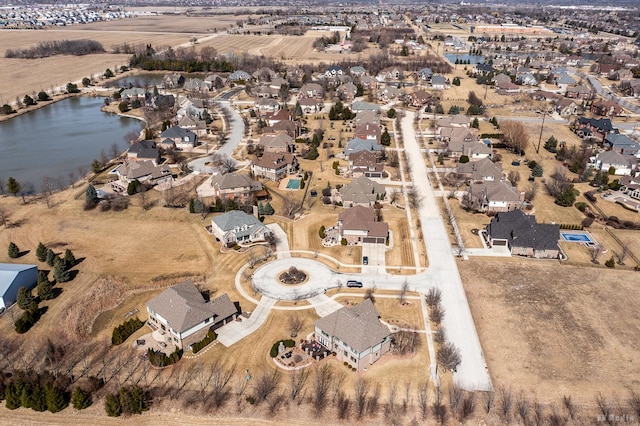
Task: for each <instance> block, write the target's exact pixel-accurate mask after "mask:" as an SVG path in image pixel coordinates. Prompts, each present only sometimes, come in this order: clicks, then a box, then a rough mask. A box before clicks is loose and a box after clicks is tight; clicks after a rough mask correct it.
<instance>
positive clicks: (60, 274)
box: [53, 261, 71, 283]
mask: <svg viewBox="0 0 640 426" xmlns="http://www.w3.org/2000/svg"><path fill="white" fill-rule="evenodd" d="M53 279H54V280H56V282H57V283H66V282H67V281H69V280H70V279H71V274H70V273H69V271H68V270H67V268H65V264H64V261H60V262H58V263H56V265H55V266H54V267H53Z"/></svg>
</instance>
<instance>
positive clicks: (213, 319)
mask: <svg viewBox="0 0 640 426" xmlns="http://www.w3.org/2000/svg"><path fill="white" fill-rule="evenodd" d="M147 314H148V316H149V321H148V322H147V324H148V325H149V327H151V328H152V329H153V330H158V331H160V334H161V335H162V336H163V338H164V339H165V342H166V343H170V344H172V345H174V346H176V347H178V348H182V349H187V348H189V346H190V345H192V344H193V343H196V342H199V341H201V340H202V339H203V338H204V337H205V336H206V335H207V333H208V332H209V330H215V329H217V328H219V327H222V326H223V325H225V324H227V323H229V322H231V321H233V320H234V319H235V318H236V316H237V315H238V309H237V308H236V305H235V304H234V303H233V302H232V301H231V299H229V296H227V295H226V294H223V295H222V296H220V297H218V298H216V299H213V300H211V301H206V300H205V298H204V297H203V296H202V294H201V293H200V291H199V290H198V289H197V288H196V286H195V285H194V284H193V282H192V281H191V280H188V281H184V282H181V283H179V284H176V285H174V286H173V287H170V288H168V289H167V290H165V291H163V292H162V293H160V294H159V295H157V296H156V297H154V298H153V299H151V300H149V301H148V302H147Z"/></svg>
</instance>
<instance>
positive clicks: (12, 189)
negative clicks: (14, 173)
mask: <svg viewBox="0 0 640 426" xmlns="http://www.w3.org/2000/svg"><path fill="white" fill-rule="evenodd" d="M7 191H8V192H9V194H13V195H14V196H17V195H18V192H20V184H19V183H18V181H17V180H15V179H14V178H12V177H9V179H7Z"/></svg>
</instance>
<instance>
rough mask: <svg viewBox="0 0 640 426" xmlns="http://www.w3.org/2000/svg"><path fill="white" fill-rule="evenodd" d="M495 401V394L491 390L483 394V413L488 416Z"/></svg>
mask: <svg viewBox="0 0 640 426" xmlns="http://www.w3.org/2000/svg"><path fill="white" fill-rule="evenodd" d="M495 400H496V393H495V392H494V391H492V390H490V391H487V392H485V393H484V404H483V407H484V411H485V412H486V413H487V414H489V413H490V412H491V409H492V408H493V404H494V402H495Z"/></svg>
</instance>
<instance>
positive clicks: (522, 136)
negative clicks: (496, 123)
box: [500, 120, 529, 155]
mask: <svg viewBox="0 0 640 426" xmlns="http://www.w3.org/2000/svg"><path fill="white" fill-rule="evenodd" d="M500 130H502V134H503V142H504V144H505V146H506V147H507V148H509V149H511V150H512V151H513V152H515V153H516V154H518V155H521V154H522V153H523V152H524V150H525V149H526V148H527V145H528V144H529V134H528V133H527V131H526V129H525V128H524V125H523V124H522V123H520V122H518V121H510V120H507V121H504V122H501V123H500Z"/></svg>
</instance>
